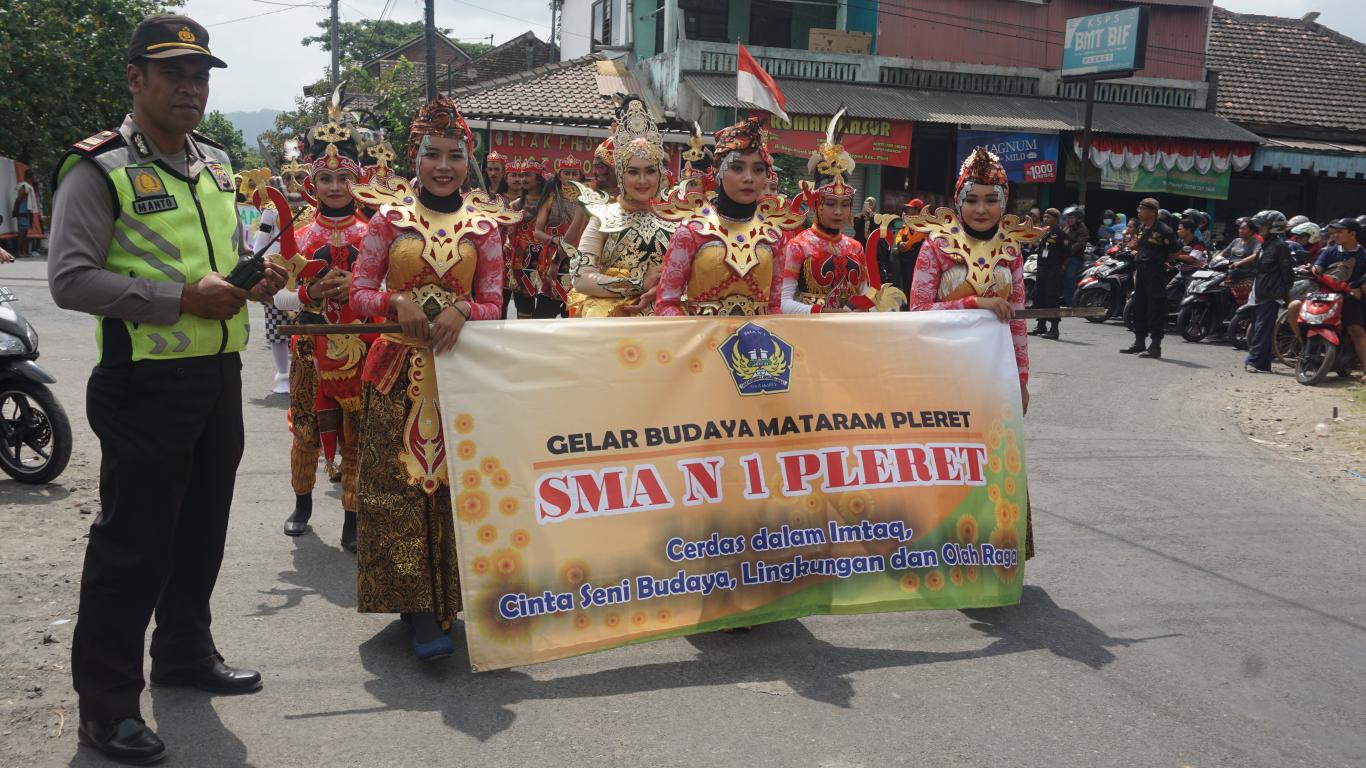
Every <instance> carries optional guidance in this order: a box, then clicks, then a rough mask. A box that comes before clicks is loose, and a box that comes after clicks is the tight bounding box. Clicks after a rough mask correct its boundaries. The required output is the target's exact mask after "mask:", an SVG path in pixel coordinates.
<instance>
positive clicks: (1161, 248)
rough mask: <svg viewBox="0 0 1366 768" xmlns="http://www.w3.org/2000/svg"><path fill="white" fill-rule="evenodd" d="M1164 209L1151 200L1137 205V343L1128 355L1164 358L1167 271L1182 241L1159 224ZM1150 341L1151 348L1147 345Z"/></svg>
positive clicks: (1148, 199) (1135, 320)
mask: <svg viewBox="0 0 1366 768" xmlns="http://www.w3.org/2000/svg"><path fill="white" fill-rule="evenodd" d="M1161 209H1162V206H1160V205H1158V203H1157V201H1156V200H1154V199H1153V198H1151V197H1145V198H1143V202H1141V203H1139V204H1138V221H1139V228H1138V240H1137V245H1136V250H1137V258H1136V261H1137V262H1138V269H1137V270H1136V275H1135V276H1134V296H1133V302H1134V343H1133V345H1132V346H1129V347H1125V348H1124V349H1121V350H1120V352H1122V353H1123V354H1126V355H1132V354H1134V353H1137V354H1138V356H1139V357H1150V358H1153V359H1157V358H1160V357H1162V335H1163V331H1164V330H1165V329H1166V326H1167V268H1166V264H1167V261H1168V260H1169V259H1171V258H1172V257H1173V256H1175V255H1176V254H1177V253H1179V252H1180V251H1181V240H1180V239H1178V238H1177V236H1176V233H1175V232H1173V231H1172V228H1171V227H1169V226H1167V225H1166V224H1165V223H1163V222H1161V221H1159V220H1158V212H1159V211H1161ZM1149 338H1151V339H1152V344H1151V345H1145V344H1144V342H1145V341H1146V340H1147V339H1149Z"/></svg>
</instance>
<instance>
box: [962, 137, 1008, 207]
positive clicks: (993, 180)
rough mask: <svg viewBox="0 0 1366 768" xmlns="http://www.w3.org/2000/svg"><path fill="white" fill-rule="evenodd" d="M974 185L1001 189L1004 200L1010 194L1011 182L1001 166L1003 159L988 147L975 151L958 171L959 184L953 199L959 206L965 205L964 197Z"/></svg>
mask: <svg viewBox="0 0 1366 768" xmlns="http://www.w3.org/2000/svg"><path fill="white" fill-rule="evenodd" d="M973 184H982V185H984V186H988V187H999V188H1000V190H1001V197H1002V198H1005V197H1006V196H1007V195H1008V194H1010V180H1009V179H1008V178H1007V177H1006V169H1005V166H1003V165H1001V158H999V157H997V156H996V155H994V154H992V153H991V151H990V150H988V149H987V148H986V147H976V148H975V149H973V150H972V152H970V153H969V154H968V156H967V158H965V159H964V160H963V165H962V167H961V168H959V169H958V183H957V184H955V185H954V187H953V197H954V199H955V200H957V201H958V204H959V205H962V204H963V196H964V195H965V194H967V191H968V190H969V189H970V188H971V187H972V185H973Z"/></svg>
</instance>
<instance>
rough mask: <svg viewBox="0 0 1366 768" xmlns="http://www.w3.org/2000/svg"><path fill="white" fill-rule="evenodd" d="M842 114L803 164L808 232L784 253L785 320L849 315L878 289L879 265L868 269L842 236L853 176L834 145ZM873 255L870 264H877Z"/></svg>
mask: <svg viewBox="0 0 1366 768" xmlns="http://www.w3.org/2000/svg"><path fill="white" fill-rule="evenodd" d="M843 115H844V110H843V109H841V110H839V111H838V112H836V113H835V116H834V117H833V118H831V120H830V126H829V128H828V129H827V130H826V134H825V140H824V141H822V142H820V144H818V145H817V147H816V151H815V152H814V153H813V154H812V155H811V159H810V160H809V161H808V162H807V165H806V171H807V173H809V174H811V176H812V177H813V178H814V179H815V183H814V184H813V183H810V182H807V181H805V180H803V181H802V184H801V187H802V193H803V196H804V199H805V203H806V206H807V207H808V208H809V209H810V210H811V211H812V222H811V226H810V227H809V228H807V229H806V230H803V231H802V232H801V233H800V234H798V235H796V236H794V237H792V238H791V239H790V240H788V242H787V247H786V248H785V249H784V251H783V264H784V272H783V286H782V291H783V295H782V304H783V314H785V315H806V314H819V313H822V312H849V311H851V310H853V309H856V308H863V309H866V308H867V307H868V305H867V304H866V303H864V304H863V305H862V306H861V307H860V306H858V305H856V304H854V303H852V301H851V300H853V299H855V297H857V298H859V299H860V300H865V301H866V297H864V293H865V292H867V291H868V288H869V285H870V284H871V285H874V286H877V285H880V284H881V280H880V279H879V276H878V275H877V274H876V270H877V265H876V264H873V266H872V267H871V268H869V266H868V264H867V262H866V260H865V256H864V247H863V245H861V244H860V243H859V242H858V241H857V240H855V239H854V238H852V237H849V236H848V235H846V234H844V228H845V227H846V226H848V225H849V221H850V219H851V218H852V217H853V212H854V211H853V207H854V192H855V189H854V188H853V187H851V186H849V184H847V183H846V182H845V177H846V176H848V175H849V174H851V173H853V171H854V158H853V157H852V156H850V154H849V153H848V152H846V151H845V150H844V146H843V145H841V144H839V143H837V142H836V141H835V130H836V127H837V126H838V124H839V119H840V117H842V116H843ZM876 256H877V254H876V251H874V253H873V254H872V258H876Z"/></svg>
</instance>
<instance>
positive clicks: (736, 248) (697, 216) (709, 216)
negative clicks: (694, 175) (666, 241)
mask: <svg viewBox="0 0 1366 768" xmlns="http://www.w3.org/2000/svg"><path fill="white" fill-rule="evenodd" d="M715 201H716V193H715V192H706V193H704V192H703V191H702V190H701V188H700V187H698V186H697V185H696V184H695V183H693V181H692V180H691V179H690V180H687V181H684V182H683V183H682V184H679V185H678V186H677V187H674V189H673V190H671V191H670V192H669V195H668V196H667V197H666V198H665V199H664V200H662V201H660V202H658V203H655V204H654V211H655V215H656V216H658V217H659V218H661V219H664V220H665V221H669V222H674V223H675V224H676V225H678V226H682V225H687V224H693V223H696V224H698V225H699V226H698V231H699V232H700V233H702V234H704V235H711V236H714V237H717V238H719V239H720V240H721V242H722V244H723V245H724V246H725V249H726V256H725V261H726V264H728V265H729V266H730V268H731V269H733V270H735V273H736V274H738V275H740V276H741V277H744V276H745V275H747V274H749V272H750V270H752V269H754V267H756V266H758V264H759V254H758V253H757V252H756V250H755V248H756V247H757V246H759V245H761V244H764V245H768V246H770V248H771V247H773V246H776V245H777V244H778V243H780V242H782V239H783V233H784V232H793V231H796V230H798V229H801V227H802V226H803V225H804V224H805V223H806V205H805V202H804V201H803V200H802V198H801V197H800V196H798V197H795V198H793V199H792V200H791V201H789V200H788V199H787V198H785V197H781V196H779V197H773V196H765V197H762V198H760V200H759V206H758V208H757V209H755V211H754V217H753V218H751V219H749V220H747V221H732V220H730V219H727V218H725V217H724V216H722V215H721V214H720V213H719V212H718V211H717V210H716V202H715ZM775 258H777V254H775ZM774 268H775V269H778V268H779V267H778V266H776V265H775V267H774Z"/></svg>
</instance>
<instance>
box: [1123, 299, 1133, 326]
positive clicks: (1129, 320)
mask: <svg viewBox="0 0 1366 768" xmlns="http://www.w3.org/2000/svg"><path fill="white" fill-rule="evenodd" d="M1124 327H1125V328H1128V329H1129V330H1131V331H1132V330H1133V329H1134V300H1133V297H1132V296H1131V297H1129V300H1128V301H1125V302H1124Z"/></svg>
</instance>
